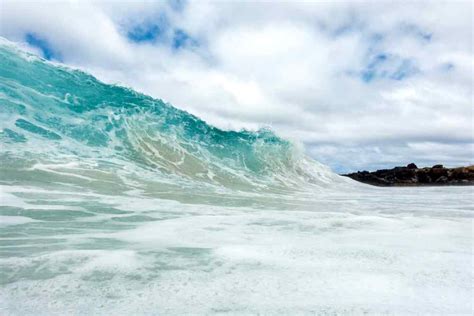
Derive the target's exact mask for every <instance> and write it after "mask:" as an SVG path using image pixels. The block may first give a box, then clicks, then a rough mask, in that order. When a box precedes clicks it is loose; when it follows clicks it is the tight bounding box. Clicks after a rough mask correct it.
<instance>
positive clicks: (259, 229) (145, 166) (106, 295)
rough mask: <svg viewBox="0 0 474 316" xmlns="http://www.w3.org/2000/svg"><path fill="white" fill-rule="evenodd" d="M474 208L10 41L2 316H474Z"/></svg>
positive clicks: (1, 211) (462, 199) (3, 116)
mask: <svg viewBox="0 0 474 316" xmlns="http://www.w3.org/2000/svg"><path fill="white" fill-rule="evenodd" d="M183 93H186V91H183ZM473 212H474V206H473V189H472V187H426V188H376V187H370V186H366V185H363V184H360V183H356V182H354V181H352V180H351V179H348V178H343V177H340V176H338V175H336V174H334V173H333V172H332V171H331V170H330V169H329V168H327V167H325V166H324V165H322V164H320V163H318V162H317V161H314V160H313V159H311V158H309V157H307V156H306V155H305V154H304V153H303V151H302V150H301V149H300V148H299V146H297V145H294V144H293V143H291V142H289V141H287V140H284V139H282V138H279V137H278V136H276V135H275V134H274V133H273V132H272V131H271V130H268V129H262V130H259V131H255V132H252V131H223V130H220V129H217V128H215V127H212V126H210V125H208V124H206V123H205V122H204V121H202V120H200V119H199V118H197V117H195V116H193V115H191V114H189V113H186V112H184V111H181V110H179V109H177V108H174V107H173V106H171V105H170V104H166V103H164V102H163V101H161V100H157V99H154V98H151V97H149V96H146V95H143V94H140V93H137V92H135V91H133V90H131V89H128V88H124V87H120V86H115V85H108V84H105V83H102V82H100V81H98V80H97V79H95V78H94V77H92V76H91V75H89V74H87V73H84V72H81V71H78V70H73V69H70V68H67V67H65V66H62V65H58V64H53V63H50V62H47V61H44V60H42V59H40V58H38V57H36V56H33V55H31V54H28V53H26V52H24V51H22V50H21V49H19V48H18V47H17V46H15V45H14V44H11V43H9V42H6V41H5V40H2V41H1V42H0V283H1V284H0V314H1V315H96V314H97V315H158V314H159V315H174V314H222V315H224V314H231V315H240V314H265V315H295V314H317V315H339V314H374V315H380V314H396V315H401V314H427V315H428V314H429V315H433V314H466V315H467V314H472V313H473V305H472V304H473V303H472V300H473V262H472V260H473Z"/></svg>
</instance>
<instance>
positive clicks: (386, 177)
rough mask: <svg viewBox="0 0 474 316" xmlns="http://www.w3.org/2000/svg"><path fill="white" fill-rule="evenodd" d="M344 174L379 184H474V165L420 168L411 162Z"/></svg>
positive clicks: (364, 181)
mask: <svg viewBox="0 0 474 316" xmlns="http://www.w3.org/2000/svg"><path fill="white" fill-rule="evenodd" d="M343 176H346V177H349V178H352V179H354V180H357V181H360V182H363V183H367V184H372V185H377V186H416V185H474V165H472V166H468V167H459V168H445V167H444V166H443V165H434V166H433V167H431V168H430V167H425V168H418V167H417V166H416V165H415V164H414V163H410V164H408V165H407V166H406V167H395V168H393V169H382V170H377V171H374V172H369V171H358V172H355V173H349V174H343Z"/></svg>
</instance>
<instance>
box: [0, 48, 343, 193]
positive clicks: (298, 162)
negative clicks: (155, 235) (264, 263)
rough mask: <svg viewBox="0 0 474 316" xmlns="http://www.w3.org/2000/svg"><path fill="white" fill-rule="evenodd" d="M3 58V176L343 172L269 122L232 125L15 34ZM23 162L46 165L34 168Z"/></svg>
mask: <svg viewBox="0 0 474 316" xmlns="http://www.w3.org/2000/svg"><path fill="white" fill-rule="evenodd" d="M0 59H1V63H2V67H1V68H0V119H1V122H2V123H1V133H0V141H1V143H2V145H3V147H4V150H3V151H2V153H1V157H0V158H1V162H2V165H3V166H4V167H3V169H4V170H3V171H4V173H5V174H7V176H6V177H4V181H18V180H19V179H23V180H24V177H26V178H28V179H30V180H31V181H33V180H34V181H45V182H48V181H53V182H54V179H53V180H51V177H52V174H54V175H55V176H56V177H58V176H59V175H61V173H62V174H63V176H64V175H65V174H67V175H69V178H70V179H69V180H67V181H66V180H65V179H59V180H58V179H56V180H57V181H65V182H66V183H70V182H71V179H74V180H77V179H80V178H78V176H80V177H84V178H90V179H91V181H95V180H97V177H98V175H93V176H92V175H91V174H90V173H91V172H95V173H97V172H98V171H103V172H104V173H105V174H107V175H108V176H109V177H112V178H113V177H114V176H112V175H113V174H114V173H115V174H117V173H118V174H120V173H121V172H122V173H128V175H129V176H130V175H132V174H133V175H134V177H135V178H134V180H133V181H131V182H135V183H136V182H137V181H138V182H144V179H145V178H146V179H147V180H149V181H154V182H156V181H161V182H163V183H164V182H166V183H173V184H176V185H181V186H182V185H183V184H188V185H189V184H190V183H193V184H194V185H196V184H197V183H200V184H205V185H217V186H221V187H225V188H232V189H243V190H255V189H256V188H258V189H265V188H269V187H272V188H275V187H281V188H288V187H293V188H294V187H295V186H299V185H301V184H308V183H309V184H322V183H323V182H324V181H322V180H323V178H331V179H332V180H334V179H335V175H332V173H331V172H330V171H329V170H328V169H327V168H325V167H324V166H322V165H320V164H318V163H316V162H314V161H311V160H310V159H309V158H307V157H305V156H304V155H303V154H302V153H301V152H300V151H299V150H297V146H295V145H294V144H293V143H291V142H289V141H287V140H285V139H282V138H279V137H278V136H276V135H275V134H274V133H273V132H272V131H271V130H269V129H261V130H258V131H255V132H252V131H247V130H242V131H224V130H221V129H218V128H216V127H213V126H211V125H209V124H207V123H206V122H204V121H203V120H201V119H199V118H197V117H196V116H194V115H192V114H189V113H187V112H185V111H182V110H179V109H177V108H175V107H173V106H171V105H170V104H168V103H165V102H163V101H162V100H159V99H154V98H152V97H150V96H147V95H144V94H141V93H138V92H136V91H134V90H132V89H129V88H126V87H122V86H118V85H110V84H105V83H103V82H100V81H99V80H97V79H96V78H94V77H93V76H91V75H90V74H87V73H85V72H83V71H80V70H74V69H70V68H67V67H65V66H63V65H58V64H53V63H51V62H47V61H45V60H43V59H41V58H39V57H36V56H34V55H31V54H29V53H26V52H24V51H22V50H21V49H19V48H18V47H17V46H15V45H13V44H11V43H8V42H7V43H2V44H1V45H0ZM183 93H184V92H183ZM65 162H68V164H67V165H65V164H64V163H65ZM73 162H75V163H73ZM45 166H46V167H45ZM58 169H59V170H60V171H58ZM64 169H67V170H66V171H65V170H64ZM25 170H28V171H30V172H32V171H37V172H38V171H42V172H43V173H42V174H40V175H38V174H36V175H35V176H33V175H30V176H26V175H25V173H27V171H25ZM61 170H62V171H61ZM15 171H17V172H15ZM87 173H89V174H87ZM84 174H87V175H84ZM145 175H146V176H145ZM103 176H104V175H103ZM22 177H23V178H22ZM53 178H54V177H53ZM129 178H130V177H129ZM5 179H6V180H5ZM99 180H101V179H99ZM117 181H118V180H117ZM118 182H121V183H124V182H126V181H124V179H123V178H121V179H120V181H118ZM129 182H130V181H129ZM326 182H327V181H326Z"/></svg>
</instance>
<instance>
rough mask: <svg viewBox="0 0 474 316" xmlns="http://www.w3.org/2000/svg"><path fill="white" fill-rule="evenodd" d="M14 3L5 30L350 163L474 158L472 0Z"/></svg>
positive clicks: (201, 110) (109, 75)
mask: <svg viewBox="0 0 474 316" xmlns="http://www.w3.org/2000/svg"><path fill="white" fill-rule="evenodd" d="M1 6H2V10H1V13H0V14H1V21H0V23H1V28H0V35H1V36H4V37H6V38H8V39H10V40H13V41H19V42H25V44H26V45H29V47H30V48H31V49H33V50H36V52H37V53H39V54H42V55H43V56H45V57H47V58H51V59H59V58H60V59H62V61H63V62H64V63H66V64H69V65H72V66H75V67H79V68H82V69H85V70H86V71H89V72H91V73H93V74H94V75H96V76H97V77H99V78H100V79H102V80H105V81H107V82H113V83H121V84H124V85H127V86H131V87H133V88H135V89H137V90H139V91H142V92H145V93H147V94H150V95H152V96H154V97H158V98H162V99H165V100H166V101H169V102H171V103H172V104H173V105H175V106H177V107H180V108H182V109H185V110H187V111H189V112H191V113H193V114H196V115H198V116H200V117H202V118H203V119H205V120H206V121H208V122H209V123H211V124H214V125H217V126H219V127H221V128H226V129H240V128H250V129H255V128H259V127H262V126H270V127H271V128H272V129H274V130H275V131H276V132H277V133H278V134H280V135H282V136H284V137H288V138H291V139H294V140H296V141H301V142H303V143H304V144H305V148H306V150H307V152H308V154H310V155H312V156H313V157H314V158H315V159H317V160H320V161H322V162H324V163H326V164H328V165H330V166H331V167H333V168H334V169H335V170H337V171H349V170H357V169H373V168H375V167H384V166H390V165H393V164H406V163H408V162H411V161H415V162H417V163H418V164H420V165H423V164H431V163H433V162H440V163H443V164H446V165H456V164H460V163H463V164H465V163H473V159H474V158H473V154H474V153H473V116H472V108H473V107H472V70H473V69H472V67H473V57H472V56H473V54H472V33H471V32H472V31H471V30H472V6H471V4H470V3H468V2H449V3H448V2H436V3H433V2H430V4H429V5H427V3H424V2H416V3H407V2H399V3H396V2H385V1H384V2H347V3H344V2H335V3H327V2H315V3H308V2H301V3H299V2H298V3H271V4H270V3H265V2H259V3H250V2H201V1H199V2H197V1H172V2H167V3H166V2H159V3H156V2H153V1H144V2H139V3H133V2H118V3H115V2H107V1H91V2H83V1H81V2H76V1H69V2H62V3H57V2H54V4H52V3H51V2H41V3H39V2H38V3H36V2H22V1H20V2H19V1H10V0H4V1H3V2H2V4H1ZM28 34H30V38H29V37H28ZM31 36H34V37H33V38H31ZM28 39H29V40H28ZM32 39H35V40H32ZM45 49H46V50H45ZM427 144H429V145H427ZM460 153H464V154H463V155H460ZM436 159H439V161H435V160H436Z"/></svg>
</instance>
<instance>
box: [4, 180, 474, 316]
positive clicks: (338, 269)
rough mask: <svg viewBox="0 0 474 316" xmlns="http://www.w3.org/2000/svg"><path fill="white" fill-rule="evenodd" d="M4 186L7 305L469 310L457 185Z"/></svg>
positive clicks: (468, 254)
mask: <svg viewBox="0 0 474 316" xmlns="http://www.w3.org/2000/svg"><path fill="white" fill-rule="evenodd" d="M2 195H3V196H4V197H5V196H7V199H6V203H5V199H2V202H3V204H8V206H3V207H2V208H1V213H2V216H4V217H2V225H3V227H2V230H1V261H0V263H1V273H2V277H1V281H2V288H1V292H0V294H1V295H0V297H1V299H2V303H1V306H3V312H2V314H4V315H9V314H17V315H25V314H31V315H39V314H64V313H73V314H78V315H90V314H103V313H107V314H176V313H178V314H181V313H202V314H208V313H214V312H216V313H265V314H282V313H283V314H294V313H298V312H301V313H305V312H308V313H310V312H314V313H317V314H334V313H337V314H341V313H342V314H345V313H365V312H368V313H373V314H381V313H388V314H405V313H418V314H419V313H423V314H434V313H438V314H448V313H451V314H470V313H471V311H472V212H473V209H472V205H471V204H470V203H469V201H472V189H471V188H467V187H447V188H416V189H412V188H389V189H373V190H371V189H367V190H364V191H363V192H358V193H349V194H344V195H337V194H331V195H325V196H319V197H318V196H317V195H315V196H314V197H313V198H311V199H309V200H307V198H308V197H297V196H296V197H295V198H293V199H291V201H288V200H285V201H281V204H282V205H284V207H281V208H280V207H278V205H273V206H271V207H267V208H265V207H264V204H265V202H262V204H260V205H254V206H247V205H244V206H216V205H212V204H210V203H202V204H189V203H181V202H177V201H172V200H164V199H156V198H148V197H140V196H139V195H138V194H129V195H121V196H113V195H107V196H105V195H98V194H92V193H78V192H68V191H67V190H64V191H49V190H40V189H37V188H36V189H35V188H24V187H19V186H3V187H2ZM209 199H212V196H211V197H209ZM275 204H278V203H275ZM5 219H7V220H5Z"/></svg>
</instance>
